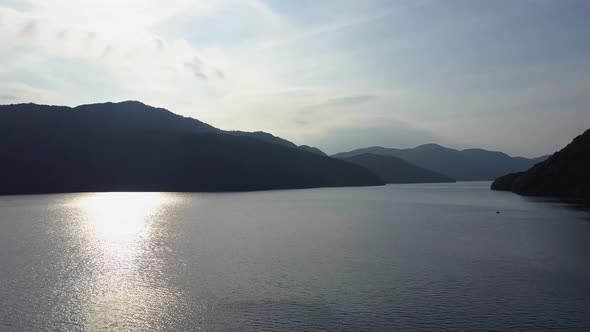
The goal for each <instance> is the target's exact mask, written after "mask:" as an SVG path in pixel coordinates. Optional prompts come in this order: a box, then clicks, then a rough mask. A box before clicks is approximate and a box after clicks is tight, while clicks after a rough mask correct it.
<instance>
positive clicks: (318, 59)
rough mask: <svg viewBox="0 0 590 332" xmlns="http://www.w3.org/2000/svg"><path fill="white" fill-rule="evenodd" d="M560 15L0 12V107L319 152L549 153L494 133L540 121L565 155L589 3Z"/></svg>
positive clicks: (494, 8)
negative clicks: (211, 130)
mask: <svg viewBox="0 0 590 332" xmlns="http://www.w3.org/2000/svg"><path fill="white" fill-rule="evenodd" d="M568 3H569V4H565V3H563V4H562V3H561V2H557V1H554V2H548V3H544V2H535V5H534V6H533V5H531V3H530V2H508V1H507V2H501V3H494V4H493V5H492V4H490V3H485V2H477V1H476V2H470V1H458V2H451V3H448V2H437V1H399V2H389V1H380V0H367V1H349V0H327V1H312V2H306V3H305V4H304V3H300V2H290V1H271V0H243V1H239V0H208V1H192V0H169V1H160V0H149V1H142V0H129V1H98V0H97V1H91V0H84V1H68V0H29V1H25V2H15V1H9V2H2V1H0V61H1V63H2V66H1V67H0V96H1V97H0V102H3V103H4V102H13V101H14V102H20V101H35V102H45V103H52V104H69V105H75V104H81V103H90V102H99V101H104V100H105V99H109V100H121V99H139V100H142V101H144V102H146V103H151V104H154V105H156V106H162V107H167V108H169V109H171V110H173V111H175V112H179V113H182V114H183V115H187V116H193V117H196V118H199V119H201V120H203V121H206V122H210V123H211V124H213V125H215V126H217V127H221V128H226V129H242V130H266V131H271V132H273V133H274V134H277V135H281V136H285V137H286V138H288V139H291V140H294V141H297V142H298V143H302V144H310V145H317V146H320V147H323V146H326V147H327V149H328V150H331V149H342V150H344V149H350V148H355V147H358V146H357V145H361V144H369V143H370V144H379V142H378V141H379V140H381V141H383V143H381V145H384V144H391V145H396V146H402V145H411V144H414V143H415V144H420V143H426V142H428V141H431V140H432V139H438V140H440V142H441V143H445V142H448V143H449V144H457V145H459V144H468V143H470V142H471V143H477V144H480V145H482V146H483V145H485V146H489V147H492V148H494V149H497V150H506V151H507V152H511V153H514V154H525V155H534V154H543V153H548V152H551V151H548V150H550V149H552V147H553V145H550V144H549V143H548V141H545V142H544V144H545V146H546V148H543V147H542V146H540V145H538V146H537V145H535V144H532V143H530V141H529V139H528V138H527V137H526V135H525V134H524V133H525V132H527V133H528V132H530V130H529V131H527V130H521V131H519V130H513V131H511V132H503V133H502V137H496V136H497V135H494V134H493V133H494V131H495V130H493V128H492V127H493V126H497V125H501V121H502V120H501V119H503V118H506V117H510V118H512V119H513V121H516V123H519V124H520V125H521V126H527V121H526V118H527V116H531V114H536V113H535V112H538V114H543V116H539V117H537V118H543V117H545V118H547V119H549V118H550V119H551V121H552V122H551V123H548V124H547V125H546V126H547V128H554V129H553V130H551V129H547V130H546V133H549V134H547V135H548V137H549V138H548V139H547V140H553V141H559V142H562V141H564V140H565V137H568V138H569V136H571V130H577V128H578V124H583V123H590V119H589V118H588V117H589V115H588V114H590V113H588V112H585V113H584V112H582V111H581V110H582V109H586V110H587V109H588V107H589V106H590V101H586V100H585V99H584V98H583V96H584V95H590V86H588V82H587V79H585V78H584V77H581V76H583V75H580V73H584V72H587V69H588V68H590V61H589V60H588V59H589V58H590V57H589V56H590V46H589V45H588V43H587V42H586V41H585V38H584V36H586V35H587V34H588V33H590V24H588V22H587V18H586V17H585V16H584V15H582V14H581V13H583V12H584V11H583V10H581V8H582V9H583V8H586V6H587V4H586V3H585V2H584V1H576V0H574V1H571V2H568ZM574 101H575V102H574ZM551 108H553V111H552V112H554V113H551V111H549V109H551ZM560 112H561V113H560ZM547 114H562V115H561V116H560V117H554V118H551V117H549V116H548V115H547ZM537 118H535V119H537ZM482 119H486V121H485V123H484V122H482ZM532 122H533V123H537V124H538V121H536V120H535V121H532ZM486 123H487V124H486ZM538 126H539V125H537V127H538ZM508 127H510V126H504V127H503V128H508ZM464 128H477V130H475V129H473V130H471V129H469V130H467V129H464ZM531 128H532V127H531ZM564 128H574V129H571V130H565V129H564ZM566 131H567V133H565V134H562V132H566ZM482 132H485V133H486V134H482ZM355 133H356V134H355ZM376 133H379V134H376ZM488 133H489V134H488ZM352 137H354V139H352ZM388 137H390V138H388ZM348 138H350V139H348ZM355 141H356V142H359V143H357V144H354V142H355ZM509 141H511V143H510V142H509ZM338 142H340V143H338ZM396 142H398V143H399V144H395V143H396ZM514 142H522V143H514ZM351 145H355V146H351ZM533 145H535V146H534V147H533ZM527 147H531V148H527ZM334 152H335V151H334Z"/></svg>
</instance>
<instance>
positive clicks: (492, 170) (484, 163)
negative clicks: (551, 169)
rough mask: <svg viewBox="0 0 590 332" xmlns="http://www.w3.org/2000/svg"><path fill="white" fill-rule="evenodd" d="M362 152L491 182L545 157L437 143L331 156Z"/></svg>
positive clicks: (463, 178)
mask: <svg viewBox="0 0 590 332" xmlns="http://www.w3.org/2000/svg"><path fill="white" fill-rule="evenodd" d="M365 153H371V154H378V155H382V156H393V157H397V158H400V159H403V160H405V161H407V162H409V163H411V164H414V165H416V166H420V167H422V168H425V169H427V170H431V171H434V172H437V173H440V174H444V175H446V176H448V177H450V178H453V179H456V180H458V181H478V180H493V179H495V178H496V177H498V176H500V175H502V174H506V173H509V172H517V171H523V170H527V169H528V168H529V167H531V166H533V165H534V164H535V163H537V162H539V161H540V160H543V159H544V158H546V157H540V158H536V159H527V158H522V157H510V156H508V155H507V154H505V153H502V152H494V151H487V150H483V149H467V150H462V151H459V150H455V149H450V148H446V147H443V146H440V145H437V144H425V145H420V146H417V147H415V148H412V149H394V148H384V147H379V146H374V147H368V148H363V149H357V150H353V151H350V152H342V153H338V154H335V155H333V157H336V158H347V157H352V156H355V155H359V154H365Z"/></svg>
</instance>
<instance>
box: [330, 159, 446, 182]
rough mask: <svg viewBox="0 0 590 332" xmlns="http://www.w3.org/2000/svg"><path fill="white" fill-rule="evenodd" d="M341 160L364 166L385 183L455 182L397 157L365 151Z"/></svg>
mask: <svg viewBox="0 0 590 332" xmlns="http://www.w3.org/2000/svg"><path fill="white" fill-rule="evenodd" d="M342 160H344V161H347V162H349V163H353V164H357V165H360V166H363V167H365V168H366V169H368V170H370V171H371V172H373V173H375V174H377V175H378V176H379V177H380V178H381V180H383V182H385V183H427V182H433V183H434V182H455V180H453V179H451V178H449V177H448V176H446V175H442V174H440V173H436V172H433V171H429V170H427V169H424V168H422V167H418V166H416V165H412V164H410V163H408V162H407V161H405V160H402V159H399V158H397V157H390V156H382V155H377V154H371V153H365V154H359V155H355V156H352V157H348V158H342Z"/></svg>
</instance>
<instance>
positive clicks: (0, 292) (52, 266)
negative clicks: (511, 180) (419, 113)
mask: <svg viewBox="0 0 590 332" xmlns="http://www.w3.org/2000/svg"><path fill="white" fill-rule="evenodd" d="M488 188H489V183H488V182H462V183H461V182H460V183H456V184H427V185H425V184H422V185H389V186H385V187H367V188H331V189H310V190H288V191H267V192H249V193H227V194H185V193H83V194H58V195H34V196H4V197H0V330H14V331H23V330H91V331H94V330H129V329H131V330H150V331H154V330H156V331H157V330H199V329H202V330H355V331H356V330H391V329H398V330H433V329H434V330H451V331H456V330H484V329H486V330H489V329H496V330H537V331H539V330H559V331H564V330H589V329H590V312H589V310H590V309H589V308H590V241H589V240H590V220H589V214H588V212H584V211H580V210H577V209H575V208H572V207H571V206H568V205H564V204H559V203H554V202H541V201H537V200H532V199H527V198H523V197H519V196H516V195H513V194H510V193H505V192H493V191H490V190H489V189H488ZM497 211H499V212H500V213H496V212H497Z"/></svg>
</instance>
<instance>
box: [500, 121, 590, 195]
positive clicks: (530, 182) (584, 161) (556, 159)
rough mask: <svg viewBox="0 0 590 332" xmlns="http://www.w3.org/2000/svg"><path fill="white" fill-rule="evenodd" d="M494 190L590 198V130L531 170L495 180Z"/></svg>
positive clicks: (522, 193)
mask: <svg viewBox="0 0 590 332" xmlns="http://www.w3.org/2000/svg"><path fill="white" fill-rule="evenodd" d="M492 189H493V190H510V191H513V192H515V193H517V194H521V195H528V196H557V197H567V198H590V129H588V130H586V131H585V132H584V133H583V134H582V135H579V136H578V137H576V138H575V139H574V140H573V141H572V142H571V143H570V144H568V145H567V146H566V147H565V148H563V149H562V150H561V151H559V152H556V153H555V154H553V155H552V156H551V157H549V158H548V159H547V160H545V161H542V162H540V163H538V164H536V165H535V166H533V167H532V168H530V169H529V170H528V171H526V172H521V173H512V174H508V175H505V176H502V177H500V178H498V179H496V180H495V181H494V182H493V183H492Z"/></svg>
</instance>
